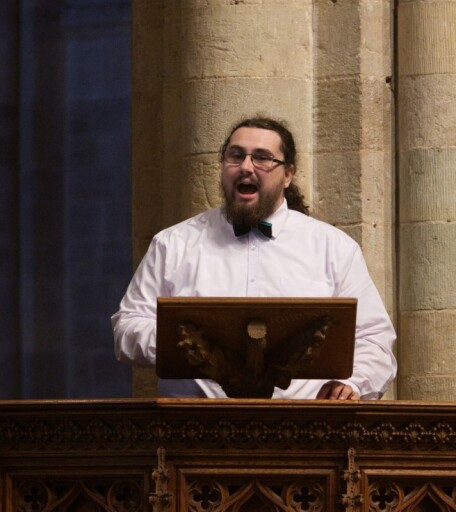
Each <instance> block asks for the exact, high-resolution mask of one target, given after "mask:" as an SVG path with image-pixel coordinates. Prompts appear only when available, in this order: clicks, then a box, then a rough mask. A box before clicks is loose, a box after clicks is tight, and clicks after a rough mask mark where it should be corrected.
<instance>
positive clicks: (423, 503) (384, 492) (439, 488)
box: [367, 471, 456, 512]
mask: <svg viewBox="0 0 456 512" xmlns="http://www.w3.org/2000/svg"><path fill="white" fill-rule="evenodd" d="M407 473H408V475H407V476H405V475H404V472H403V473H402V474H401V475H396V474H394V473H392V474H390V476H386V475H382V476H371V477H370V478H369V484H368V491H367V499H368V511H369V512H454V511H456V472H453V476H450V475H449V474H448V473H447V474H445V476H440V477H439V476H438V475H436V474H435V472H432V471H430V472H426V473H424V474H423V472H421V474H416V475H413V473H414V472H413V471H408V472H407Z"/></svg>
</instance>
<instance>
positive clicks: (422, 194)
mask: <svg viewBox="0 0 456 512" xmlns="http://www.w3.org/2000/svg"><path fill="white" fill-rule="evenodd" d="M399 180H400V201H399V207H400V219H401V222H417V221H418V222H423V221H438V220H440V221H445V222H454V221H456V200H455V197H456V149H455V148H448V149H414V150H410V151H407V152H404V153H401V155H400V164H399Z"/></svg>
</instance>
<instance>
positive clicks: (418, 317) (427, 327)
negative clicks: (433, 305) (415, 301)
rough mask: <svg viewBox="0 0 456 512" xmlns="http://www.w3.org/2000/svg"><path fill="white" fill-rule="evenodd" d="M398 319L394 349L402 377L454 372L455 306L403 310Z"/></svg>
mask: <svg viewBox="0 0 456 512" xmlns="http://www.w3.org/2000/svg"><path fill="white" fill-rule="evenodd" d="M400 322H401V323H400V328H401V329H400V330H401V343H400V344H399V348H398V351H399V352H398V353H399V357H400V361H401V375H402V376H403V377H413V376H414V377H420V376H428V377H429V376H431V375H433V376H445V375H451V374H453V373H454V362H455V361H456V334H455V333H456V310H454V309H453V310H451V309H446V310H441V311H417V312H406V313H403V314H401V316H400ZM436 354H438V357H436Z"/></svg>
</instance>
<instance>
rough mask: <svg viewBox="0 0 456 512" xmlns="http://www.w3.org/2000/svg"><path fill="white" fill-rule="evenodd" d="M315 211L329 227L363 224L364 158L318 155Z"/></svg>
mask: <svg viewBox="0 0 456 512" xmlns="http://www.w3.org/2000/svg"><path fill="white" fill-rule="evenodd" d="M315 166H316V169H315V170H316V177H315V185H316V191H315V199H316V203H315V205H314V207H315V211H316V213H317V215H318V217H319V218H322V219H324V220H325V221H326V222H329V223H330V224H357V223H360V222H361V221H362V202H361V189H362V184H361V159H360V154H359V153H358V152H356V151H354V152H348V151H347V152H344V153H336V152H334V153H323V154H317V155H316V156H315Z"/></svg>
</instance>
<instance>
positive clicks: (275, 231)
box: [263, 198, 288, 239]
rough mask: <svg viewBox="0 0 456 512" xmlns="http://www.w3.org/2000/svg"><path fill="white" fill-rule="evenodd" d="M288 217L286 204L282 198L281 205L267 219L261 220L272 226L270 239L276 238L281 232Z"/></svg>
mask: <svg viewBox="0 0 456 512" xmlns="http://www.w3.org/2000/svg"><path fill="white" fill-rule="evenodd" d="M287 217H288V204H287V200H286V199H285V198H284V200H283V203H282V204H281V205H280V206H279V208H277V210H276V211H275V212H274V213H273V214H272V215H270V216H269V217H267V218H266V219H263V220H265V221H267V222H270V223H271V224H272V238H273V239H274V238H277V237H278V236H279V233H280V232H281V231H282V228H283V227H284V225H285V222H286V220H287Z"/></svg>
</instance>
